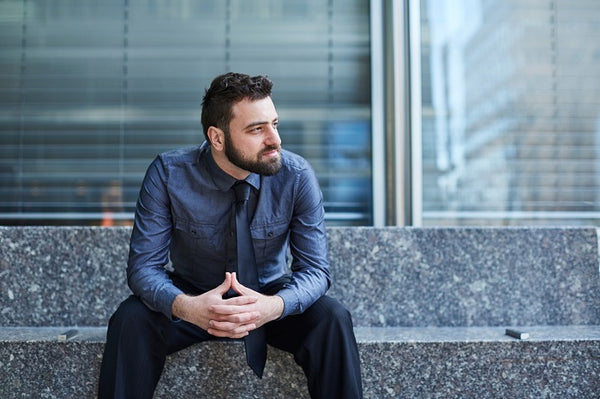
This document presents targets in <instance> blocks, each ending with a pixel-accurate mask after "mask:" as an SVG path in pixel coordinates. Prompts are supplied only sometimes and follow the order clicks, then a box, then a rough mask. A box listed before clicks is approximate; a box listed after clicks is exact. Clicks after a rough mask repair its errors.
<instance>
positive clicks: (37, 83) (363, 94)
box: [0, 0, 600, 225]
mask: <svg viewBox="0 0 600 399" xmlns="http://www.w3.org/2000/svg"><path fill="white" fill-rule="evenodd" d="M398 5H402V7H397V6H398ZM396 9H398V10H399V9H401V10H402V12H398V14H402V13H406V14H407V15H393V16H392V17H390V15H388V14H389V13H387V12H386V11H384V12H382V14H385V15H370V13H371V11H372V10H387V11H389V10H396ZM415 10H418V12H415ZM409 11H410V15H408V12H409ZM373 14H378V13H377V12H373ZM391 14H394V13H391ZM405 21H406V28H403V27H404V26H405ZM401 27H402V28H401ZM396 31H402V32H404V33H402V34H406V35H407V37H403V38H400V40H399V41H400V42H402V41H404V42H405V44H401V43H398V42H395V40H397V39H398V38H394V39H393V40H392V39H390V38H389V37H388V36H389V35H390V32H396ZM373 32H379V33H378V34H380V35H382V38H379V37H377V35H375V34H374V33H373ZM409 32H410V34H409ZM415 32H417V33H418V35H417V36H419V39H418V40H414V37H415V35H414V33H415ZM372 35H373V37H372ZM386 35H387V36H386ZM408 36H410V37H408ZM599 38H600V7H598V6H597V4H596V1H595V0H466V1H461V2H452V1H450V0H421V1H419V0H404V1H402V2H395V1H393V0H372V1H368V0H348V1H339V0H286V1H280V0H252V1H245V0H223V1H212V0H181V1H175V2H167V1H160V0H137V1H134V0H119V1H117V0H105V1H92V0H5V1H1V0H0V224H103V225H115V224H129V223H131V218H132V216H133V210H134V206H135V201H136V198H137V192H138V189H139V185H140V182H141V179H142V177H143V174H144V171H145V168H146V167H147V165H148V164H149V163H150V162H151V160H152V159H153V158H154V156H155V155H156V154H157V153H159V152H162V151H166V150H169V149H172V148H176V147H181V146H188V145H195V144H199V143H200V142H201V141H202V140H203V136H202V131H201V125H200V103H201V100H202V95H203V92H204V90H205V88H206V87H207V86H208V84H209V83H210V80H211V79H212V78H213V77H214V76H216V75H218V74H220V73H223V72H226V71H231V70H232V71H239V72H244V73H248V74H267V75H269V76H270V77H271V78H272V79H273V81H274V82H275V87H274V96H273V97H274V101H275V104H276V106H277V109H278V112H279V115H280V120H281V124H280V134H281V135H282V140H283V144H284V147H286V148H288V149H290V150H292V151H295V152H297V153H299V154H301V155H303V156H304V157H306V158H307V159H308V160H309V161H310V162H311V164H312V165H313V167H314V168H315V170H316V172H317V175H318V178H319V181H320V183H321V187H322V189H323V194H324V198H325V209H326V215H327V220H328V224H330V225H336V224H337V225H371V224H373V223H379V224H382V223H400V224H401V223H402V221H401V220H399V219H398V218H395V217H393V214H394V213H395V212H397V210H398V209H399V208H402V209H403V210H405V209H407V211H406V213H408V214H409V216H408V217H407V218H406V220H408V221H412V223H414V224H416V225H525V224H527V225H532V224H534V225H535V224H545V225H548V224H556V225H583V224H586V225H589V224H596V223H597V222H598V220H599V219H600V198H599V197H600V83H599V82H600V45H599V44H598V43H600V40H598V39H599ZM379 41H381V42H383V44H381V43H379V44H378V42H379ZM390 43H392V44H391V45H390ZM407 43H410V44H407ZM380 44H381V49H380V50H374V49H377V48H378V46H379V45H380ZM404 45H406V46H409V48H407V49H406V54H405V55H406V57H399V58H402V59H403V61H402V62H400V63H402V65H400V67H399V68H396V65H395V64H394V67H395V68H396V69H393V71H394V72H393V73H392V74H393V76H392V77H391V76H390V72H389V71H391V70H392V69H391V68H387V66H389V65H390V64H391V63H394V61H393V58H394V56H393V55H392V53H394V52H396V55H397V54H398V53H402V52H404V50H405V49H404V48H401V47H402V46H404ZM380 53H381V54H380ZM403 54H404V53H403ZM399 58H398V57H396V59H399ZM404 58H406V59H404ZM415 60H417V61H418V62H415ZM381 65H385V66H386V68H379V66H381ZM371 68H373V70H371ZM402 69H404V72H405V73H406V76H400V75H402V73H404V72H400V71H401V70H402ZM405 78H406V79H407V81H408V80H410V82H411V84H412V87H410V89H409V88H408V86H410V85H408V84H407V88H406V89H404V88H403V89H402V91H406V93H395V94H393V95H392V98H391V99H390V95H389V93H390V90H389V87H392V86H393V85H394V84H396V83H397V82H398V81H402V80H403V79H405ZM373 82H375V83H373ZM417 91H418V95H415V93H417ZM372 93H377V94H376V95H373V98H372ZM404 95H405V96H406V97H407V99H408V100H407V101H406V105H403V106H402V108H406V109H403V110H401V111H400V112H399V111H398V110H397V109H396V110H395V111H394V112H396V113H401V112H404V118H405V119H406V120H409V119H411V118H412V123H409V122H407V124H406V128H405V127H404V126H402V127H401V128H400V129H398V131H392V128H390V125H391V124H390V123H389V120H390V119H393V118H394V117H397V116H394V115H388V114H386V113H385V112H388V111H385V112H383V111H381V110H380V109H379V108H381V109H386V110H388V109H389V108H390V107H389V105H390V104H392V103H394V100H396V101H397V102H396V103H395V104H399V103H401V101H398V98H397V97H398V96H404ZM394 96H395V97H394ZM410 101H413V103H410ZM372 107H373V108H372ZM372 111H373V112H372ZM373 115H375V116H373ZM409 115H410V117H409ZM415 115H417V117H416V118H415ZM400 119H402V118H399V120H400ZM415 119H418V123H415ZM390 137H392V138H393V139H390ZM394 140H397V141H396V142H401V141H402V140H405V142H406V143H409V142H414V143H417V142H418V143H419V145H418V146H414V147H413V151H412V152H411V153H410V154H409V156H407V154H406V153H402V154H400V153H397V152H400V151H399V150H397V149H392V147H393V145H394V144H393V143H394ZM384 142H385V145H384V144H382V143H384ZM372 143H376V146H377V147H376V148H378V150H376V151H375V152H376V153H373V150H372ZM390 143H391V144H390ZM386 145H387V148H384V147H385V146H386ZM415 148H416V150H415ZM411 157H412V159H410V158H411ZM405 158H406V159H405ZM408 164H412V168H413V169H412V170H410V166H411V165H408ZM382 165H385V167H384V166H382ZM398 165H401V166H402V170H400V169H401V168H399V167H398ZM374 170H377V172H376V173H374ZM408 170H410V174H411V176H412V181H410V182H409V181H408V179H407V181H401V180H398V181H396V180H394V177H393V175H394V174H397V175H402V176H404V175H405V171H408ZM374 174H375V176H373V175H374ZM390 182H392V183H390ZM398 182H399V183H398ZM399 186H405V187H400V188H399ZM421 187H422V189H421ZM411 190H412V193H411ZM415 193H417V194H415ZM411 194H412V197H411ZM408 197H411V200H410V201H405V200H406V198H408ZM374 198H375V200H374ZM400 199H402V200H400ZM402 201H404V204H401V202H402ZM411 201H412V202H411ZM407 204H408V205H407ZM384 209H385V211H383V210H384ZM374 210H376V211H377V212H376V213H377V217H374ZM411 212H412V213H411ZM384 213H387V214H386V215H383V214H384ZM382 215H383V216H382ZM391 215H392V216H391ZM377 220H379V222H377Z"/></svg>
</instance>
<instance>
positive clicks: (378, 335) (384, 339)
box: [0, 325, 600, 399]
mask: <svg viewBox="0 0 600 399" xmlns="http://www.w3.org/2000/svg"><path fill="white" fill-rule="evenodd" d="M73 328H74V329H77V330H78V334H77V335H76V336H75V337H73V338H70V339H68V340H66V341H59V339H58V337H59V335H61V334H62V333H64V332H65V331H67V330H70V329H73ZM515 328H516V329H519V330H522V331H524V332H527V333H529V338H528V339H526V340H519V339H515V338H512V337H509V336H507V335H505V327H358V328H356V329H355V333H356V337H357V341H358V344H359V351H360V356H361V361H362V370H363V371H362V372H363V379H364V394H365V398H373V399H375V398H377V399H380V398H451V397H460V398H498V397H518V398H525V397H528V398H544V397H548V398H555V397H560V398H596V397H597V393H598V392H600V326H594V325H588V326H562V327H550V326H522V327H515ZM105 332H106V329H105V328H104V327H1V328H0V397H2V398H9V399H10V398H61V399H62V398H94V397H95V393H96V389H97V377H98V369H99V367H100V361H101V354H102V349H103V345H104V335H105ZM224 364H226V365H227V366H226V367H223V365H224ZM155 397H156V398H211V399H218V398H244V399H245V398H286V399H287V398H300V399H301V398H308V394H307V389H306V381H305V378H304V375H303V374H302V372H301V370H300V368H299V367H298V366H297V365H296V364H295V363H294V360H293V358H292V356H291V355H290V354H287V353H285V352H282V351H279V350H277V349H274V348H269V360H268V361H267V366H266V369H265V376H264V378H263V379H262V380H259V379H257V378H256V377H255V376H254V375H253V374H252V372H251V371H250V370H249V369H248V367H247V366H246V364H245V357H244V349H243V345H242V344H241V343H239V342H216V341H213V342H209V343H204V344H199V345H194V346H193V347H191V348H188V349H186V350H183V351H181V352H179V353H176V354H174V355H172V356H170V357H169V358H168V360H167V364H166V366H165V371H164V373H163V376H162V379H161V381H160V383H159V386H158V388H157V391H156V395H155Z"/></svg>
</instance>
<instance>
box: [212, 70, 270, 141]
mask: <svg viewBox="0 0 600 399" xmlns="http://www.w3.org/2000/svg"><path fill="white" fill-rule="evenodd" d="M272 87H273V82H271V80H270V79H269V78H268V77H266V76H263V75H258V76H252V77H251V76H248V75H244V74H242V73H233V72H228V73H226V74H223V75H220V76H217V77H216V78H215V79H213V81H212V83H211V84H210V87H209V88H208V89H207V90H206V93H204V98H203V99H202V129H203V130H204V137H206V140H207V141H208V142H210V140H209V139H208V133H207V132H208V128H209V127H211V126H214V127H217V128H219V129H221V130H223V131H224V132H225V133H228V132H229V122H231V119H232V118H233V111H232V108H233V105H234V104H235V103H237V102H239V101H242V100H245V99H249V100H252V101H255V100H262V99H263V98H266V97H269V96H270V95H271V88H272Z"/></svg>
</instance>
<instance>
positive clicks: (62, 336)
mask: <svg viewBox="0 0 600 399" xmlns="http://www.w3.org/2000/svg"><path fill="white" fill-rule="evenodd" d="M78 333H79V331H77V330H76V329H71V330H68V331H65V332H64V333H62V334H59V335H58V341H59V342H64V341H67V340H69V339H71V338H73V337H74V336H76V335H77V334H78Z"/></svg>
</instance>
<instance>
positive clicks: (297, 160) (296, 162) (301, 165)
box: [281, 148, 312, 173]
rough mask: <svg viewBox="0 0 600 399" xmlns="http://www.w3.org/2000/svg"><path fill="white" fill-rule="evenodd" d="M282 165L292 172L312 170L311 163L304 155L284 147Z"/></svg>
mask: <svg viewBox="0 0 600 399" xmlns="http://www.w3.org/2000/svg"><path fill="white" fill-rule="evenodd" d="M281 166H282V167H283V168H285V169H286V170H289V171H290V172H292V173H298V172H301V171H304V170H312V167H311V165H310V163H309V162H308V161H307V160H306V159H305V158H304V157H302V156H300V155H298V154H296V153H294V152H291V151H288V150H285V149H283V148H282V149H281Z"/></svg>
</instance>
